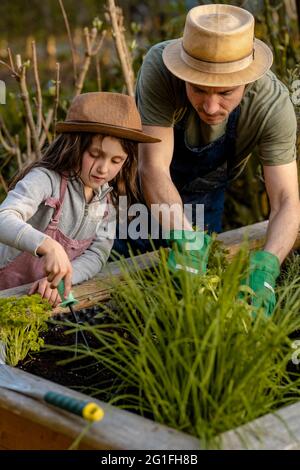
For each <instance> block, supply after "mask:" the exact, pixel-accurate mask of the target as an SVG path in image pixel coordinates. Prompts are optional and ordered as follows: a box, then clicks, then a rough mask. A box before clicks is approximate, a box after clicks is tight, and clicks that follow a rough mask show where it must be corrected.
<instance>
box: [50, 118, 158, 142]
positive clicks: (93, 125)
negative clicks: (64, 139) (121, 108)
mask: <svg viewBox="0 0 300 470" xmlns="http://www.w3.org/2000/svg"><path fill="white" fill-rule="evenodd" d="M55 129H56V132H57V133H58V134H61V133H65V132H91V133H98V134H106V135H111V136H113V137H118V138H121V139H128V140H134V141H135V142H141V143H155V142H161V140H160V139H157V138H156V137H152V136H150V135H148V134H144V133H143V132H142V131H139V130H133V129H127V128H124V127H119V126H113V125H108V124H100V123H98V122H82V121H65V122H58V123H57V124H56V127H55Z"/></svg>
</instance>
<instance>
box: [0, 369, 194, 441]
mask: <svg viewBox="0 0 300 470" xmlns="http://www.w3.org/2000/svg"><path fill="white" fill-rule="evenodd" d="M14 374H15V377H16V381H19V380H22V381H23V382H24V383H25V384H26V385H29V386H30V387H34V388H38V389H39V390H40V391H43V392H46V391H49V390H53V391H54V392H58V393H64V394H67V395H69V396H72V397H75V398H79V399H82V400H87V399H90V397H87V396H86V395H84V394H81V393H78V392H75V391H73V390H70V389H68V388H66V387H63V386H61V385H57V384H55V383H53V382H50V381H48V380H45V379H42V378H40V377H36V376H34V375H31V374H29V373H27V372H24V371H22V370H19V369H15V370H14ZM93 401H95V402H96V403H98V404H99V405H100V406H102V408H103V409H104V412H105V416H104V419H103V420H102V421H100V422H99V423H94V425H93V426H92V428H91V429H90V431H89V432H88V433H87V434H86V435H85V437H84V438H83V441H82V444H81V448H82V449H122V450H134V449H144V450H148V449H149V450H150V449H154V450H156V449H157V450H163V449H199V448H200V447H199V446H200V443H199V440H198V439H196V438H195V437H192V436H189V435H187V434H184V433H181V432H179V431H176V430H174V429H171V428H168V427H167V426H163V425H160V424H157V423H154V422H153V421H151V420H149V419H145V418H142V417H141V416H138V415H136V414H133V413H129V412H127V411H124V410H120V409H118V408H116V407H114V406H111V405H108V404H107V403H104V402H100V401H99V400H95V399H93ZM3 411H4V412H5V411H6V416H9V415H11V418H9V419H12V422H13V423H14V425H15V424H17V423H18V420H16V419H14V420H13V417H17V418H20V419H19V423H22V426H23V427H21V429H19V430H17V429H15V428H14V426H13V428H11V427H9V426H8V423H7V420H5V421H4V420H2V419H1V413H3ZM2 416H4V414H2ZM24 423H25V424H26V423H27V429H26V425H25V424H24ZM84 426H85V421H84V420H83V419H82V418H80V417H79V416H75V415H73V414H71V413H68V412H66V411H63V410H59V409H58V408H56V407H53V406H51V405H48V404H47V403H44V402H40V401H37V400H34V399H32V398H30V397H27V396H25V395H22V394H19V393H16V392H12V391H10V390H6V389H4V388H1V387H0V446H1V445H2V446H3V447H6V448H11V449H15V447H14V446H18V447H17V448H18V449H20V448H22V449H24V448H35V449H40V448H41V447H39V446H41V445H42V446H43V447H42V449H44V448H45V449H47V448H48V447H46V445H48V444H49V443H47V442H46V441H45V440H46V439H48V437H47V436H50V435H52V434H51V433H54V434H56V435H54V437H53V439H55V443H54V444H53V445H54V446H58V447H57V448H59V449H60V448H62V446H64V445H66V446H68V445H69V442H72V441H73V440H74V439H75V438H76V437H77V436H78V435H79V434H80V432H81V431H82V429H83V427H84ZM13 429H15V431H14V432H15V433H16V435H17V436H18V439H19V440H20V442H19V443H16V440H15V439H14V437H13ZM46 430H47V432H46ZM36 432H37V435H35V433H36ZM26 433H27V434H31V435H32V438H31V437H30V436H28V435H27V436H25V434H26ZM49 433H50V434H49ZM52 436H53V435H52ZM50 445H51V444H50ZM55 448H56V447H55Z"/></svg>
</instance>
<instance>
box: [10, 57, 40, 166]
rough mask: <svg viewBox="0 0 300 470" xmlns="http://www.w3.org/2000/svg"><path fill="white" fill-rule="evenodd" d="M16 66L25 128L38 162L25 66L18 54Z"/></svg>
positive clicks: (38, 153) (36, 138)
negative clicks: (29, 135)
mask: <svg viewBox="0 0 300 470" xmlns="http://www.w3.org/2000/svg"><path fill="white" fill-rule="evenodd" d="M16 64H17V67H18V69H19V74H20V75H19V79H18V81H19V85H20V90H21V99H22V101H23V104H24V109H25V118H26V122H27V127H28V128H29V129H30V134H31V138H32V143H33V148H34V152H35V159H36V160H39V159H40V158H41V150H40V146H39V140H38V135H37V132H36V128H35V124H34V120H33V115H32V109H31V106H30V102H29V93H28V88H27V82H26V66H25V64H22V60H21V56H20V55H19V54H18V55H16ZM26 129H27V128H26ZM26 135H28V131H27V132H26ZM27 144H28V141H27ZM30 155H31V153H29V154H28V156H30Z"/></svg>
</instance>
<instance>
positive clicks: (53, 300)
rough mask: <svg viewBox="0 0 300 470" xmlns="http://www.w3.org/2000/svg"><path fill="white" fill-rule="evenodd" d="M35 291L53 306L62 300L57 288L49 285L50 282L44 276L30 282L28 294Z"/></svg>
mask: <svg viewBox="0 0 300 470" xmlns="http://www.w3.org/2000/svg"><path fill="white" fill-rule="evenodd" d="M35 293H37V294H40V295H41V296H42V297H43V299H47V300H48V302H49V303H50V304H51V305H52V306H53V307H57V306H58V305H59V304H60V303H61V302H62V300H61V298H60V295H59V293H58V290H57V289H52V288H51V287H50V283H49V282H48V280H47V278H46V277H44V278H43V279H40V280H39V281H36V282H34V283H33V284H32V286H31V288H30V290H29V292H28V294H29V295H31V294H35Z"/></svg>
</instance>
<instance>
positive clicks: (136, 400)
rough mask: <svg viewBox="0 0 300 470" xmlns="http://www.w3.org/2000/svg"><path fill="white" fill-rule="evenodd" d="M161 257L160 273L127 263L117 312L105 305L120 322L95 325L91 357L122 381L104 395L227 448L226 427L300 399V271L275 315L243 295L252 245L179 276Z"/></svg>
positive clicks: (98, 388) (101, 387)
mask: <svg viewBox="0 0 300 470" xmlns="http://www.w3.org/2000/svg"><path fill="white" fill-rule="evenodd" d="M161 256H162V262H161V263H160V264H159V265H158V266H154V265H153V266H152V269H150V270H144V271H137V272H135V273H128V270H126V265H125V264H124V272H123V276H124V278H125V281H126V282H125V283H124V284H119V285H116V286H115V292H114V294H113V300H112V304H111V305H113V310H112V308H111V306H107V307H106V308H104V311H105V314H109V315H110V316H111V318H112V322H111V324H105V325H103V324H101V325H98V326H86V327H85V328H86V330H88V331H90V332H91V333H93V334H94V336H95V337H96V338H97V339H98V342H99V347H98V348H95V349H93V350H92V351H91V352H89V355H90V356H93V358H94V359H96V360H97V361H98V362H99V363H100V364H101V365H102V366H103V365H104V366H105V367H106V368H107V369H109V370H110V371H113V372H114V374H115V376H116V379H117V380H116V381H115V382H114V383H113V385H110V386H109V387H108V386H106V387H105V384H98V385H95V394H96V395H97V396H98V397H99V398H103V397H104V396H105V397H106V398H107V397H108V396H110V400H109V401H110V403H111V404H114V405H117V406H120V407H122V408H125V409H128V410H133V411H137V412H139V413H140V414H141V415H143V416H147V417H150V418H152V419H154V420H155V421H157V422H159V423H163V424H165V425H169V426H171V427H174V428H176V429H179V430H181V431H184V432H187V433H190V434H192V435H195V436H198V437H199V438H201V441H202V443H203V445H206V446H215V445H218V446H220V445H221V441H220V439H218V438H217V436H219V435H220V434H221V433H222V432H224V431H226V430H229V429H234V428H236V427H238V426H240V425H242V424H244V423H246V422H248V421H251V420H253V419H255V418H257V417H259V416H261V415H264V414H266V413H269V412H272V411H274V410H276V409H277V408H279V407H281V406H284V405H287V404H290V403H292V402H294V401H296V400H297V399H299V398H300V392H299V386H300V375H299V373H298V372H297V371H294V372H293V373H292V374H291V373H290V372H288V371H287V366H288V364H289V363H290V359H291V355H292V351H293V350H292V348H291V339H290V338H289V335H290V334H291V333H292V332H294V331H296V330H299V328H300V318H299V310H300V295H299V292H300V274H299V273H298V275H295V276H294V277H293V279H292V280H291V279H290V277H286V279H288V281H285V279H284V280H283V284H282V286H281V287H280V288H279V290H278V295H279V298H278V305H277V308H276V311H275V312H274V314H273V316H272V317H271V318H267V317H265V315H264V313H263V311H261V310H259V309H258V310H257V309H256V310H255V312H254V311H253V307H252V306H251V305H249V304H248V303H247V302H246V301H244V300H237V296H238V293H239V291H240V280H241V278H243V277H244V276H245V272H246V270H247V266H248V254H247V252H246V250H245V249H244V250H241V252H240V253H238V254H237V255H236V257H235V258H234V259H233V261H232V262H231V263H230V264H229V265H228V264H227V265H226V266H225V267H224V263H222V262H220V259H222V256H221V257H220V256H216V255H215V256H213V257H212V258H211V261H212V264H211V265H210V269H209V271H208V275H207V276H189V275H188V274H187V273H185V272H182V273H181V275H180V276H178V277H176V278H174V277H173V276H172V275H171V274H170V273H169V271H168V269H167V267H166V255H165V253H164V252H162V255H161ZM218 260H219V261H218ZM295 262H296V263H297V262H298V264H299V257H298V259H297V260H296V261H295ZM290 269H292V270H293V272H296V271H295V267H290ZM116 311H117V312H118V313H117V314H116ZM253 313H255V315H253ZM81 353H82V355H84V354H85V351H84V350H83V349H82V350H81Z"/></svg>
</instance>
